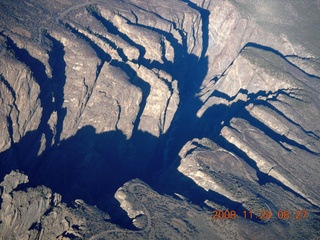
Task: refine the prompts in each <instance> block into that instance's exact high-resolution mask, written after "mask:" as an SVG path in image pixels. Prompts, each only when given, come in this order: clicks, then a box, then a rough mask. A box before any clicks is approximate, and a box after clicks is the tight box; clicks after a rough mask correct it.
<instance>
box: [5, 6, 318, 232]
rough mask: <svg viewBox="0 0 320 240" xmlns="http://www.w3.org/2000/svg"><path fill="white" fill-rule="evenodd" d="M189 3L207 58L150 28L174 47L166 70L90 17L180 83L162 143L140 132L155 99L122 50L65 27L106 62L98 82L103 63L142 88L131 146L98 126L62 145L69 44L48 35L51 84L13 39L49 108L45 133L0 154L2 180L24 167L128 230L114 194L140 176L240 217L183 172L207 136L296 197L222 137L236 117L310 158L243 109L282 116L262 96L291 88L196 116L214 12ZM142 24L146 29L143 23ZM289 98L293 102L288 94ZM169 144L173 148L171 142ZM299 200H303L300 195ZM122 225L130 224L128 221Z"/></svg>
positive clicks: (39, 181)
mask: <svg viewBox="0 0 320 240" xmlns="http://www.w3.org/2000/svg"><path fill="white" fill-rule="evenodd" d="M186 2H187V3H188V5H189V6H190V7H192V8H193V9H195V10H196V11H199V12H200V15H201V18H202V33H203V34H202V38H203V39H202V42H203V49H202V53H201V56H200V57H197V56H195V55H193V54H190V53H188V46H187V37H186V36H185V34H184V33H183V31H182V30H180V31H179V33H180V34H181V36H182V44H179V43H178V42H177V41H176V40H175V39H174V37H173V36H172V34H166V33H164V32H163V31H161V30H159V29H158V30H156V29H155V28H148V27H146V28H148V29H149V30H152V31H156V32H157V33H159V34H162V35H164V36H165V37H166V39H167V40H168V41H169V42H170V43H171V45H172V46H173V47H174V51H175V58H174V61H173V62H172V63H171V62H169V61H166V59H164V58H162V59H163V62H164V63H163V64H161V63H159V62H156V61H155V62H150V61H148V60H146V59H144V55H145V49H144V47H143V46H140V45H138V44H136V43H135V42H134V41H133V40H132V39H130V38H129V37H128V36H127V35H125V34H123V33H121V32H120V31H119V30H118V29H117V28H116V27H115V26H114V25H113V24H112V23H111V22H110V21H107V20H106V19H104V18H102V17H101V16H100V15H99V14H98V13H97V12H94V11H92V12H90V13H91V14H92V16H93V17H95V18H96V19H97V20H98V21H100V22H101V23H102V24H103V26H104V27H105V28H106V29H107V31H109V32H111V33H112V34H115V35H119V36H120V37H121V38H122V39H124V40H125V41H126V42H127V43H129V44H131V45H132V46H135V47H136V48H138V49H139V51H140V58H139V59H138V60H137V61H136V63H139V64H141V65H143V66H145V67H147V68H148V69H152V68H154V67H156V68H158V69H160V70H164V71H166V72H168V73H169V74H171V76H173V78H174V79H177V80H178V87H179V93H180V104H179V108H178V110H177V112H176V114H175V118H174V120H173V122H172V124H171V126H170V128H169V130H168V131H167V133H165V134H163V135H162V136H160V137H159V138H157V137H154V136H152V135H151V134H149V133H146V132H142V131H140V130H139V128H138V126H139V123H140V118H141V116H142V113H143V111H144V109H145V106H146V99H147V97H148V96H149V94H150V85H149V84H148V83H147V82H145V81H143V79H141V78H139V77H137V73H136V71H135V70H134V69H132V68H131V67H130V65H129V64H126V63H125V61H127V59H126V58H125V57H124V54H123V51H122V50H121V49H120V50H118V52H119V51H120V52H119V55H120V56H121V57H122V59H123V61H124V62H118V61H116V60H113V59H112V58H111V56H110V55H109V54H107V53H106V52H105V51H103V49H101V48H100V47H99V46H97V44H95V43H94V42H93V41H92V40H91V39H90V38H88V37H86V36H85V35H84V34H82V33H80V32H79V31H78V30H77V29H75V28H73V27H71V26H70V25H68V24H64V26H65V27H66V28H67V29H68V30H70V31H71V32H72V33H73V34H74V35H76V36H77V37H79V38H82V39H84V40H85V41H86V42H87V43H88V44H89V45H90V47H91V48H92V49H93V50H94V51H95V52H96V54H97V56H98V57H99V58H100V60H101V64H100V65H99V66H98V70H97V76H96V78H98V77H99V74H100V71H101V69H102V67H103V64H104V63H105V62H108V63H109V64H110V65H112V66H114V67H118V68H120V69H121V70H122V71H124V72H125V73H126V74H127V75H128V76H129V78H130V81H131V83H132V84H133V85H135V86H137V87H138V88H140V89H141V91H142V95H143V97H142V101H141V103H140V110H139V113H138V116H137V119H136V121H135V123H134V129H133V135H132V138H131V139H129V140H127V139H126V137H125V135H124V134H123V133H122V132H121V131H119V130H115V131H109V132H104V133H96V130H95V129H94V127H92V126H85V127H83V128H81V129H79V130H78V132H77V133H76V134H75V135H74V136H72V137H70V138H68V139H66V140H63V141H59V139H60V134H61V131H62V126H63V121H64V117H65V114H66V110H65V109H64V108H63V102H64V93H63V88H64V85H65V81H66V76H65V68H66V63H65V62H64V54H65V52H64V49H63V46H62V44H61V43H60V42H58V41H56V40H55V39H54V38H53V37H51V36H49V35H47V36H46V37H47V38H48V39H49V40H50V41H51V42H52V45H53V47H52V50H51V51H50V52H49V64H50V66H51V67H52V69H53V71H52V79H50V78H48V77H47V76H46V73H45V66H44V65H43V64H42V63H41V62H40V61H39V60H37V59H35V58H33V57H32V56H31V55H30V54H29V53H28V52H27V50H25V49H20V48H18V47H17V46H16V45H15V44H14V42H13V41H12V40H11V39H10V38H8V43H9V44H8V45H9V48H10V49H11V50H12V51H13V52H14V53H15V56H16V58H17V59H18V60H20V61H21V62H23V63H25V64H26V65H27V66H29V67H30V70H31V71H32V72H33V74H34V77H35V79H36V81H37V83H38V84H39V86H40V89H41V91H40V95H39V98H40V101H41V107H42V108H43V115H42V118H41V122H40V125H39V128H38V129H37V130H36V131H31V132H28V133H27V134H26V135H25V136H24V137H23V138H22V139H21V140H20V141H19V143H12V146H11V148H10V149H8V150H7V151H5V152H3V153H1V154H0V159H1V172H0V177H1V178H3V177H4V176H5V174H7V173H9V172H10V171H11V170H15V169H18V170H21V171H24V172H25V173H26V174H27V175H28V176H29V178H30V185H31V186H37V185H46V186H48V187H50V188H51V189H52V190H53V191H55V192H58V193H60V194H61V195H62V197H63V201H64V202H67V203H68V204H70V203H71V202H72V201H74V200H75V199H78V198H80V199H83V200H85V201H86V202H87V203H89V204H93V205H97V206H98V207H99V208H101V209H102V210H105V211H107V212H108V213H109V214H110V215H112V216H113V219H115V222H117V223H119V224H121V225H123V226H127V224H128V218H126V217H124V212H123V210H122V209H121V208H120V207H119V204H118V203H117V202H115V199H114V197H113V196H114V193H115V191H116V190H117V189H118V188H119V187H121V186H122V185H123V184H124V183H125V182H127V181H129V180H131V179H134V178H140V179H141V180H143V181H145V182H146V183H148V184H150V185H151V186H152V187H153V188H155V189H156V190H157V191H158V192H160V193H163V194H170V195H174V193H175V190H177V189H178V188H179V189H183V194H184V195H185V196H187V197H188V198H189V199H190V200H191V201H192V202H193V203H194V204H197V205H199V206H201V207H204V203H203V202H204V200H205V199H210V200H214V201H215V202H217V203H219V204H221V205H223V206H226V207H227V208H228V209H237V210H239V211H242V210H243V209H244V208H243V207H242V206H241V204H239V203H236V202H234V201H231V200H229V199H227V198H226V197H224V196H222V195H220V194H218V193H215V192H212V191H209V192H206V191H205V190H203V189H202V188H201V187H199V186H198V185H197V184H195V183H194V182H193V181H192V180H191V179H189V178H188V177H186V176H184V175H183V174H181V173H180V172H178V171H177V167H178V165H179V163H180V160H181V159H179V157H178V158H177V156H178V153H179V151H180V150H181V148H182V147H183V146H184V144H185V143H186V142H187V141H189V140H192V139H194V138H203V137H208V138H210V139H211V140H213V141H214V142H215V143H217V144H218V145H219V146H220V147H223V148H225V149H226V150H228V151H230V152H233V153H235V154H237V155H238V156H240V157H242V158H243V159H244V160H245V161H246V162H247V163H248V164H249V165H250V166H251V167H252V168H253V169H255V170H256V171H257V174H258V177H259V181H260V184H264V183H266V182H273V183H275V184H278V185H280V186H281V187H283V188H284V189H285V190H288V191H291V190H290V189H288V188H286V187H285V186H284V185H283V184H281V183H280V182H278V181H276V180H275V179H273V178H271V177H268V176H267V175H266V174H263V173H261V172H260V171H259V169H258V167H257V166H256V164H255V162H254V161H253V160H252V159H250V158H249V157H248V156H246V154H244V153H243V152H242V151H241V150H239V149H237V148H236V147H235V146H233V145H232V144H230V143H228V142H227V141H226V140H225V139H224V138H222V137H220V136H219V134H220V132H221V129H222V127H223V125H222V124H221V122H225V123H226V124H225V125H226V126H229V127H230V124H229V123H230V121H231V119H232V118H233V117H240V118H242V119H245V120H247V121H249V123H250V124H251V125H253V126H254V127H257V128H259V129H260V130H262V131H263V132H264V133H265V134H266V135H267V136H269V137H270V138H272V139H274V140H275V141H276V142H278V143H280V141H281V142H286V143H288V144H291V145H293V146H295V147H298V148H300V149H302V150H304V151H308V152H311V151H310V150H309V149H307V148H306V147H304V146H302V145H300V144H298V143H295V142H293V141H292V140H290V139H288V138H286V137H285V136H280V135H279V134H277V133H275V132H273V131H272V130H270V129H269V128H268V127H267V126H265V125H264V124H263V123H261V122H260V121H258V120H257V119H255V118H253V117H252V116H251V115H250V114H249V113H248V112H247V111H246V110H245V107H246V106H248V105H249V104H251V103H252V104H255V105H258V104H260V105H265V106H267V107H270V108H272V109H273V110H276V109H275V108H274V107H272V105H271V104H268V103H267V102H266V101H262V100H259V97H268V96H270V95H275V96H276V95H277V94H285V95H286V94H288V93H287V92H286V91H285V90H279V91H278V92H275V93H272V92H265V91H260V92H258V93H255V94H252V93H250V94H249V93H248V91H247V90H243V89H241V90H240V91H239V93H242V94H244V95H246V96H247V99H248V100H247V101H242V100H239V101H237V102H234V103H232V104H231V105H229V106H227V105H223V104H220V105H216V106H213V107H211V108H210V109H208V110H207V111H206V113H205V114H204V115H203V116H202V117H201V118H198V117H197V115H196V114H197V111H198V110H199V109H200V107H201V106H202V105H203V103H202V102H201V101H200V100H199V99H198V98H196V97H195V95H196V94H197V93H198V92H199V90H200V86H201V83H202V81H203V79H204V78H205V76H206V74H207V72H208V64H209V63H208V58H207V57H206V52H207V49H208V43H209V40H208V33H209V29H208V28H209V11H207V10H205V9H202V8H200V7H198V6H197V5H196V4H194V3H191V2H189V1H186ZM129 24H132V23H129ZM138 26H139V27H145V26H142V25H141V26H140V25H139V24H138ZM174 27H176V26H174ZM2 35H3V34H2ZM99 37H100V38H101V39H102V40H104V41H106V42H107V43H108V44H110V45H111V46H112V44H113V43H112V42H111V41H110V40H108V39H105V38H103V37H101V36H99ZM245 47H255V48H259V49H263V50H266V51H271V52H273V53H274V54H276V55H278V56H279V57H281V58H283V56H282V55H281V54H280V53H279V52H277V51H275V50H273V49H270V48H268V47H264V46H261V45H257V44H253V43H248V44H247V45H246V46H245ZM245 47H244V48H245ZM1 81H3V82H4V84H5V85H6V86H7V88H8V89H9V90H10V92H12V91H13V90H12V89H11V88H10V85H9V84H8V82H6V80H5V79H4V78H1ZM13 94H14V91H13V93H12V95H13ZM213 96H216V97H220V98H223V99H225V100H228V101H232V100H234V99H235V97H236V96H235V97H229V96H228V95H227V94H224V93H222V92H218V91H215V92H214V93H213ZM287 96H289V97H292V96H290V95H287ZM52 97H54V99H55V101H52ZM53 111H57V113H58V122H57V134H56V135H55V137H54V135H53V132H52V131H51V129H50V127H49V126H48V120H49V118H50V116H51V114H52V112H53ZM120 111H121V109H120ZM278 113H279V112H278ZM8 123H9V126H11V127H10V134H11V135H12V134H13V130H12V121H11V119H10V118H8ZM42 133H44V134H45V136H46V140H47V146H46V150H45V151H44V152H43V153H42V154H41V155H40V156H38V153H39V149H40V147H41V135H42ZM53 139H55V141H54V142H55V144H54V145H53V146H51V142H52V141H51V140H53ZM169 141H171V143H168V142H169ZM166 143H168V144H166ZM166 150H168V151H166ZM311 153H312V152H311ZM164 159H165V160H166V161H164ZM164 182H165V183H164ZM177 184H178V185H179V186H177ZM291 192H293V191H291ZM293 193H294V192H293ZM296 196H298V197H301V196H299V195H296ZM121 219H125V221H124V220H123V221H122V220H121Z"/></svg>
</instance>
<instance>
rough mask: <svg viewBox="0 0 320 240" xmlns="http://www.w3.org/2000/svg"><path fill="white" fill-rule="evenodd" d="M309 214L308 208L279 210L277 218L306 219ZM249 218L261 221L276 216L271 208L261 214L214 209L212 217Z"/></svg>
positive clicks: (215, 218) (219, 218)
mask: <svg viewBox="0 0 320 240" xmlns="http://www.w3.org/2000/svg"><path fill="white" fill-rule="evenodd" d="M307 215H308V211H307V210H299V209H298V210H295V211H289V210H278V211H277V214H276V216H275V217H276V218H278V219H280V220H289V219H296V220H302V219H305V218H306V217H307ZM240 217H241V218H247V219H255V218H256V219H257V220H261V221H266V220H268V219H271V218H272V217H274V215H273V214H272V212H271V210H261V211H260V214H258V215H257V214H254V213H253V212H252V211H246V210H245V211H242V213H241V214H238V213H237V212H236V211H235V210H213V212H212V219H213V220H222V219H237V218H240Z"/></svg>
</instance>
